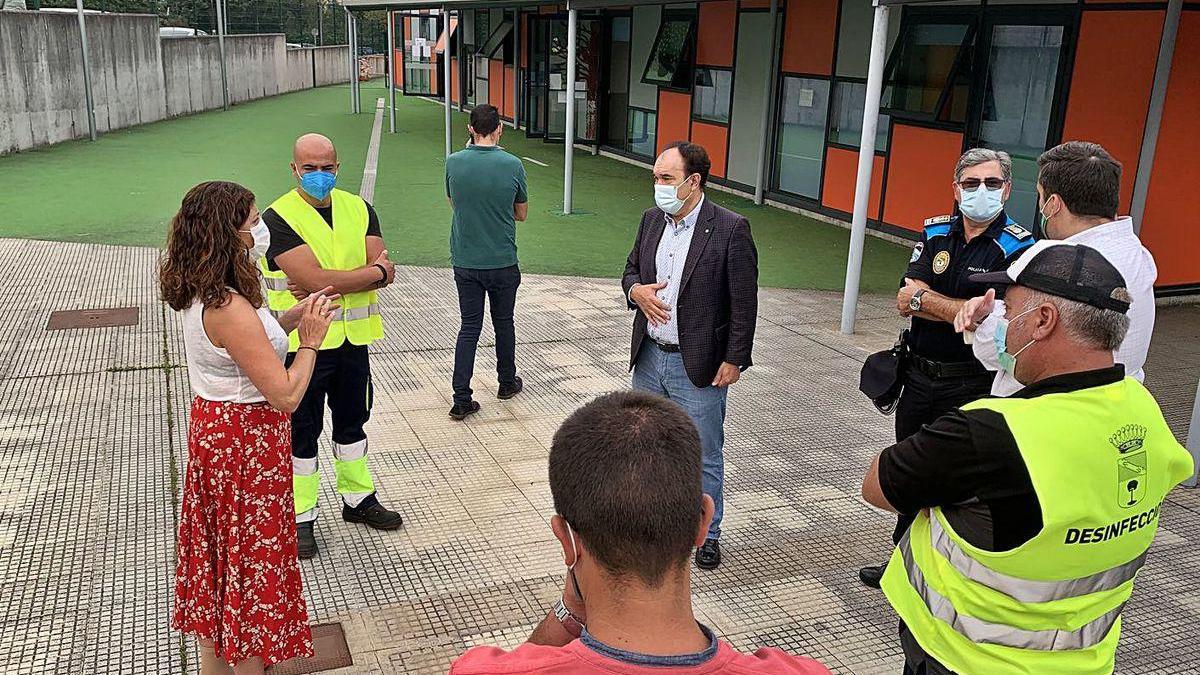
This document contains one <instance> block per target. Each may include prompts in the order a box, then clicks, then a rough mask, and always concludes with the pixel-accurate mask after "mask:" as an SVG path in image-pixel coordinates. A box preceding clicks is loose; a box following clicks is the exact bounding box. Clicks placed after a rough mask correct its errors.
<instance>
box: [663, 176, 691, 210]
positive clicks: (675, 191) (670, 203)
mask: <svg viewBox="0 0 1200 675" xmlns="http://www.w3.org/2000/svg"><path fill="white" fill-rule="evenodd" d="M689 177H690V176H689ZM686 183H687V178H684V179H683V182H682V183H680V184H679V185H655V186H654V203H655V204H657V205H658V208H660V209H662V210H663V213H666V214H667V215H668V216H673V215H675V214H676V213H679V211H680V210H681V209H682V208H683V203H684V202H686V201H687V200H686V199H680V198H679V188H681V187H683V186H684V185H685V184H686ZM691 196H692V195H690V194H689V195H688V197H691Z"/></svg>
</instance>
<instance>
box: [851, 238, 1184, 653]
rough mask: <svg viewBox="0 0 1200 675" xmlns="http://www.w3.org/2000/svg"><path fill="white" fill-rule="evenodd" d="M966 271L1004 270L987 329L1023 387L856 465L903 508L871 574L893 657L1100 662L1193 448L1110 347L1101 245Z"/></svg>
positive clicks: (1122, 316)
mask: <svg viewBox="0 0 1200 675" xmlns="http://www.w3.org/2000/svg"><path fill="white" fill-rule="evenodd" d="M973 280H974V281H976V282H978V283H993V284H1005V285H1010V286H1009V290H1008V297H1007V298H1006V299H1005V304H1006V312H1005V315H1004V316H1003V317H1002V318H1000V319H999V321H1000V324H999V325H998V326H997V330H996V333H995V337H994V339H993V343H994V349H995V350H996V353H997V354H998V355H999V361H1000V365H1001V367H1002V368H1003V369H1004V371H1005V372H1007V373H1008V374H1009V375H1011V376H1013V377H1014V378H1016V380H1017V381H1018V382H1020V383H1021V384H1022V385H1023V386H1024V389H1022V390H1020V391H1019V392H1017V393H1016V394H1014V395H1013V396H1012V397H1010V398H991V397H989V398H982V399H979V400H977V401H974V402H972V403H968V404H966V405H964V406H962V407H961V408H960V409H958V410H953V411H951V412H949V413H948V414H946V415H944V416H942V417H940V418H938V419H937V420H935V421H934V422H933V423H931V424H929V425H927V426H925V427H923V428H922V429H920V430H919V431H918V432H917V433H915V434H913V435H912V436H910V437H908V438H906V439H904V440H902V441H900V442H898V443H896V444H895V445H893V446H891V447H890V448H887V449H886V450H884V451H883V452H882V453H880V455H879V457H878V458H876V460H875V462H874V464H873V465H872V467H871V469H870V470H869V472H868V473H867V475H866V477H865V479H864V480H863V487H862V494H863V498H864V499H866V500H867V501H868V502H870V503H871V504H873V505H875V506H877V507H879V508H883V509H887V510H891V511H898V512H900V513H908V514H912V515H913V517H914V521H913V524H912V526H911V527H910V528H909V529H908V530H907V532H905V534H904V536H903V537H902V538H901V540H900V542H899V544H898V546H897V547H896V549H895V551H894V552H893V554H892V559H891V561H890V562H889V563H888V566H887V572H886V574H885V575H884V577H883V592H884V594H885V595H886V596H887V599H888V602H889V603H891V605H892V607H893V608H894V609H895V610H896V613H897V614H898V615H899V617H900V621H901V623H900V644H901V646H902V647H903V649H904V655H905V670H904V672H905V673H906V674H908V673H911V674H913V675H944V674H946V673H962V674H964V675H966V674H968V673H987V674H988V675H1018V674H1020V675H1025V674H1028V673H1039V674H1041V673H1056V674H1057V673H1062V674H1064V675H1065V674H1066V673H1070V674H1071V675H1101V674H1104V675H1107V674H1108V673H1112V672H1113V662H1114V657H1115V654H1116V651H1117V642H1118V640H1119V639H1120V633H1121V611H1122V609H1123V608H1124V607H1125V605H1126V603H1127V602H1128V601H1129V599H1130V597H1131V594H1132V592H1133V585H1134V578H1135V576H1136V575H1137V573H1138V570H1139V569H1140V568H1141V567H1142V565H1143V564H1144V563H1145V562H1146V552H1147V550H1148V549H1149V547H1150V545H1151V543H1152V542H1153V541H1154V534H1155V530H1156V529H1157V526H1158V521H1159V515H1160V512H1161V509H1162V508H1163V507H1164V505H1165V504H1164V500H1165V498H1166V496H1167V494H1168V493H1169V492H1170V491H1171V489H1172V488H1174V487H1175V486H1176V485H1178V484H1179V483H1180V482H1182V481H1183V480H1185V479H1186V478H1188V477H1189V476H1192V475H1194V472H1195V466H1194V462H1193V460H1192V457H1191V456H1190V455H1189V454H1188V452H1187V450H1185V449H1184V448H1183V447H1182V446H1181V445H1180V444H1179V442H1178V441H1176V440H1175V437H1174V436H1173V435H1172V433H1171V429H1170V428H1169V427H1168V426H1167V423H1166V421H1165V420H1164V419H1163V415H1162V411H1161V410H1160V409H1159V407H1158V404H1157V403H1156V402H1155V400H1154V397H1153V396H1151V395H1150V393H1149V392H1148V391H1146V389H1145V387H1143V386H1142V385H1141V383H1139V382H1138V381H1137V380H1135V379H1134V378H1132V377H1128V376H1126V375H1125V369H1124V366H1122V365H1121V364H1119V363H1115V362H1114V360H1113V351H1114V350H1115V349H1116V347H1117V346H1118V345H1120V344H1121V341H1122V340H1124V339H1125V335H1126V332H1127V331H1128V330H1129V324H1130V322H1129V317H1128V311H1129V305H1130V298H1131V296H1130V294H1129V292H1128V290H1127V289H1126V287H1125V286H1126V282H1125V279H1124V278H1122V276H1121V273H1120V272H1119V271H1117V269H1116V268H1115V267H1113V265H1112V264H1111V263H1109V262H1108V261H1107V260H1106V259H1105V258H1104V255H1103V254H1101V253H1100V252H1099V251H1097V250H1096V249H1093V248H1090V247H1087V246H1083V245H1076V244H1071V243H1065V242H1058V241H1042V242H1039V243H1037V244H1035V245H1034V246H1033V248H1031V249H1030V250H1029V252H1028V253H1027V254H1026V255H1025V256H1023V257H1022V258H1021V260H1019V261H1017V262H1016V263H1014V264H1013V265H1012V266H1011V267H1010V268H1009V269H1008V270H1007V271H1004V272H992V273H987V274H983V275H979V276H978V277H975V278H974V279H973Z"/></svg>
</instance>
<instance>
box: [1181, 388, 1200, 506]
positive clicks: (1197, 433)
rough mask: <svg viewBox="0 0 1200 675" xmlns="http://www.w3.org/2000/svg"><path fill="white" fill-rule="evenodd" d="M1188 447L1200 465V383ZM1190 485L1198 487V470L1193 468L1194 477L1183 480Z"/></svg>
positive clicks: (1189, 430)
mask: <svg viewBox="0 0 1200 675" xmlns="http://www.w3.org/2000/svg"><path fill="white" fill-rule="evenodd" d="M1187 449H1188V452H1190V453H1192V459H1193V460H1194V461H1195V463H1196V464H1197V465H1200V385H1197V386H1196V402H1195V403H1193V404H1192V423H1191V424H1190V425H1189V426H1188V437H1187ZM1183 484H1184V485H1186V486H1188V487H1196V471H1195V468H1193V469H1192V477H1191V478H1189V479H1188V480H1186V481H1184V482H1183Z"/></svg>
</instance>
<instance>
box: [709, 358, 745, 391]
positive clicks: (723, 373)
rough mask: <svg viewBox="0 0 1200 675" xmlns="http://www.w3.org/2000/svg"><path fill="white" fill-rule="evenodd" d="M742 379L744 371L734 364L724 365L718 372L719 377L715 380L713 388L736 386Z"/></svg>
mask: <svg viewBox="0 0 1200 675" xmlns="http://www.w3.org/2000/svg"><path fill="white" fill-rule="evenodd" d="M741 377H742V369H741V368H738V367H737V366H735V365H733V364H732V363H728V362H726V363H722V364H721V367H720V368H719V369H718V370H717V376H716V378H714V379H713V383H712V386H714V387H728V386H729V385H731V384H736V383H737V381H738V380H739V379H741Z"/></svg>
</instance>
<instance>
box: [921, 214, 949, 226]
mask: <svg viewBox="0 0 1200 675" xmlns="http://www.w3.org/2000/svg"><path fill="white" fill-rule="evenodd" d="M951 220H954V216H934V217H932V218H926V219H925V227H929V226H930V225H941V224H942V223H948V222H950V221H951Z"/></svg>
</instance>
